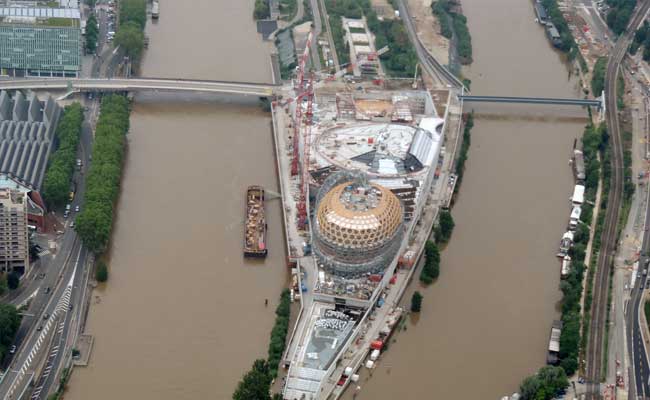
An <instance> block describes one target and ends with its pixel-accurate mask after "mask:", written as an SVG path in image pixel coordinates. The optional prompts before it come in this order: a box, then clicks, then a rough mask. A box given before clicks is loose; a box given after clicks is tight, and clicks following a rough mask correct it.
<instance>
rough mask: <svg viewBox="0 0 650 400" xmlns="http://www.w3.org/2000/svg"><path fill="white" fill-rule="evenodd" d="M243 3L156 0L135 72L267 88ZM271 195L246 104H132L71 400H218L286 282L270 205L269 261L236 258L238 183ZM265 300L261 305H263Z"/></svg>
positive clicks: (259, 127)
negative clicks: (100, 280)
mask: <svg viewBox="0 0 650 400" xmlns="http://www.w3.org/2000/svg"><path fill="white" fill-rule="evenodd" d="M252 7H253V2H252V1H229V0H219V1H216V0H192V1H163V2H162V4H161V17H160V20H159V22H158V23H155V24H153V25H152V24H151V23H149V25H148V27H147V34H148V35H149V36H150V38H151V44H150V46H149V49H148V51H147V54H146V57H145V59H144V63H143V70H142V75H143V76H149V77H183V78H202V79H215V80H239V81H254V82H269V81H270V80H271V72H270V67H269V49H268V47H267V46H266V44H264V43H262V41H261V39H260V37H259V36H258V35H257V33H256V32H255V25H254V23H253V21H252V19H251V15H252ZM252 184H262V185H264V186H265V187H267V189H270V190H273V191H277V190H278V189H277V181H276V169H275V161H274V156H273V142H272V137H271V130H270V115H269V114H266V113H263V112H261V111H260V109H259V107H257V100H256V99H248V100H246V99H243V98H239V99H235V98H218V97H215V96H196V95H192V97H187V96H186V95H161V94H148V95H140V96H138V97H137V98H136V105H135V108H134V111H133V113H132V117H131V131H130V134H129V148H128V156H127V162H126V167H125V173H124V178H123V186H122V195H121V198H120V200H119V204H118V210H117V211H118V212H117V215H118V216H117V222H116V226H115V230H114V235H113V247H112V251H111V254H110V257H111V262H110V277H109V281H108V284H107V285H106V287H100V288H99V289H98V290H96V291H95V292H94V295H95V296H94V298H93V306H92V308H91V311H90V315H89V321H88V325H87V329H86V331H87V332H89V333H91V334H93V335H94V336H95V347H94V349H93V353H92V357H91V362H90V365H89V366H88V367H87V368H77V369H76V370H75V373H74V374H73V378H72V382H71V385H70V390H69V394H67V395H66V399H71V400H85V399H93V400H104V399H106V400H108V399H116V398H129V399H157V400H164V399H169V400H171V399H174V400H177V399H226V398H230V396H231V394H232V392H233V390H234V387H235V385H236V383H237V381H238V379H239V377H240V376H241V375H242V374H243V373H244V371H246V370H247V369H248V368H249V366H250V365H251V364H252V362H253V360H254V359H255V358H260V357H265V356H266V349H267V344H268V337H269V333H270V330H271V327H272V324H273V320H274V319H273V316H274V314H273V310H274V307H275V303H276V301H277V299H278V297H279V294H280V291H281V288H282V287H283V284H284V282H285V279H286V268H285V252H284V245H283V234H282V226H281V223H282V221H281V215H280V205H279V202H278V201H273V200H272V201H270V202H269V203H267V210H268V213H269V215H268V225H269V229H270V232H269V248H270V250H269V257H268V258H267V259H266V261H265V262H247V261H244V260H243V258H242V236H243V218H244V194H245V189H246V187H247V186H248V185H252ZM267 298H268V299H269V306H268V308H266V307H265V306H264V300H265V299H267Z"/></svg>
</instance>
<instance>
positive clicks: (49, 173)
mask: <svg viewBox="0 0 650 400" xmlns="http://www.w3.org/2000/svg"><path fill="white" fill-rule="evenodd" d="M83 120H84V115H83V108H82V107H81V104H79V103H74V104H72V105H69V106H67V107H66V108H65V109H64V110H63V116H62V117H61V121H60V122H59V126H58V127H57V129H56V136H55V140H56V146H57V149H56V151H55V152H54V153H53V154H52V155H51V156H50V162H49V164H48V166H47V170H46V171H45V179H44V181H43V197H44V198H45V201H46V202H47V204H48V205H50V206H61V205H63V204H65V202H66V201H68V193H69V190H70V182H71V180H72V175H73V174H74V167H75V160H76V159H77V147H78V146H79V138H80V136H81V125H82V123H83Z"/></svg>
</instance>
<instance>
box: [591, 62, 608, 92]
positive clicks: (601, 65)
mask: <svg viewBox="0 0 650 400" xmlns="http://www.w3.org/2000/svg"><path fill="white" fill-rule="evenodd" d="M605 73H607V57H600V58H598V60H596V65H594V71H593V73H592V74H591V93H592V94H593V95H594V96H596V97H597V96H600V94H601V93H602V92H603V90H604V89H605Z"/></svg>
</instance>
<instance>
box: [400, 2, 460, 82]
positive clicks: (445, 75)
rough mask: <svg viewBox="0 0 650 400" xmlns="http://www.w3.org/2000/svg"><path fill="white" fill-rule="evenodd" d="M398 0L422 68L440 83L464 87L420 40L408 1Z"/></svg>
mask: <svg viewBox="0 0 650 400" xmlns="http://www.w3.org/2000/svg"><path fill="white" fill-rule="evenodd" d="M396 1H397V5H398V8H399V13H400V15H401V16H402V20H403V21H404V26H405V27H406V30H407V32H408V35H409V39H410V40H411V43H413V46H414V47H415V51H416V53H417V55H418V59H419V60H420V65H421V66H422V68H424V70H425V71H426V72H427V73H428V74H429V76H431V78H433V79H435V80H437V81H438V83H439V84H441V85H451V86H454V87H456V88H462V87H463V86H464V85H463V83H462V82H461V81H460V80H459V79H458V78H457V77H456V76H455V75H454V74H452V73H451V72H450V71H449V70H448V69H447V68H445V67H444V66H443V65H442V64H440V63H439V62H438V61H437V60H436V59H435V58H434V57H433V56H432V55H431V53H429V51H428V50H427V49H426V47H424V45H423V44H422V42H421V41H420V38H419V37H418V34H417V29H416V28H415V24H414V23H413V19H412V17H411V14H410V12H409V9H408V7H407V6H406V3H404V0H396Z"/></svg>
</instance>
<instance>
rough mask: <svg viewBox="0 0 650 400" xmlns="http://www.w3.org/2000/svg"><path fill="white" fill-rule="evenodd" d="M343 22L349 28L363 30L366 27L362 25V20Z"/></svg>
mask: <svg viewBox="0 0 650 400" xmlns="http://www.w3.org/2000/svg"><path fill="white" fill-rule="evenodd" d="M345 22H346V23H347V24H348V27H350V28H360V29H365V27H366V25H365V24H364V23H363V20H360V19H346V20H345Z"/></svg>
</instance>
